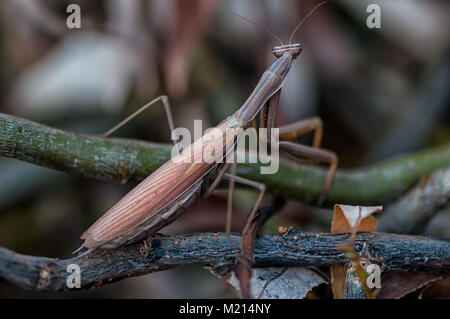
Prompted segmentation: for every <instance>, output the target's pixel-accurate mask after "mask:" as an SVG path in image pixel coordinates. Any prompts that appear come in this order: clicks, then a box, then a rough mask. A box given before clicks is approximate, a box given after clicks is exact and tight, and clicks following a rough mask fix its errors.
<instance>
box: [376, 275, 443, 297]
mask: <svg viewBox="0 0 450 319" xmlns="http://www.w3.org/2000/svg"><path fill="white" fill-rule="evenodd" d="M386 277H387V278H383V283H382V286H381V288H380V289H379V290H378V291H377V292H376V293H375V297H376V298H377V299H399V298H401V297H403V296H405V295H407V294H409V293H410V292H413V291H416V290H417V289H419V288H421V287H423V286H425V285H427V284H429V283H430V282H433V281H436V280H439V279H441V278H442V276H440V275H433V274H426V273H408V272H392V273H390V274H389V275H388V276H386Z"/></svg>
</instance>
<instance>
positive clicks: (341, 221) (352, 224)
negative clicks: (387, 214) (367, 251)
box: [330, 204, 383, 299]
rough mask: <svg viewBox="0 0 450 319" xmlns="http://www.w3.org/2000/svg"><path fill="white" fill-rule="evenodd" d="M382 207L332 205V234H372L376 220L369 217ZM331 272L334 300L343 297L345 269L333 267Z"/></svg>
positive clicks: (340, 266)
mask: <svg viewBox="0 0 450 319" xmlns="http://www.w3.org/2000/svg"><path fill="white" fill-rule="evenodd" d="M382 210H383V206H351V205H341V204H336V205H334V215H333V220H332V222H331V232H332V233H348V232H358V231H366V232H373V231H375V230H376V228H377V220H376V219H375V218H374V217H373V216H371V215H372V214H374V213H378V212H381V211H382ZM330 270H331V287H332V290H333V295H334V298H336V299H342V298H343V297H344V287H345V277H346V275H347V267H345V266H344V265H333V266H331V268H330Z"/></svg>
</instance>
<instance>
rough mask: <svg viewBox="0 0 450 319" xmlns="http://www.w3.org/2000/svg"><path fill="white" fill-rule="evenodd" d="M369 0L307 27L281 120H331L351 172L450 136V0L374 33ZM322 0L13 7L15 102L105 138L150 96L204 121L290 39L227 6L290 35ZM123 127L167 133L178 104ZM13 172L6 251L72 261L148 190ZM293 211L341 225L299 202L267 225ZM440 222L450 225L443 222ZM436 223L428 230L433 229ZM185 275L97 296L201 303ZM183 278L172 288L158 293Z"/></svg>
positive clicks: (229, 107) (329, 12)
mask: <svg viewBox="0 0 450 319" xmlns="http://www.w3.org/2000/svg"><path fill="white" fill-rule="evenodd" d="M69 3H78V4H79V5H80V6H81V12H82V29H81V30H69V29H67V28H66V27H65V19H66V13H65V9H66V6H67V5H68V4H69ZM369 3H370V2H369V1H366V0H360V1H353V0H341V1H329V3H328V4H327V5H326V6H324V7H323V8H321V9H320V10H319V11H318V12H317V13H316V14H314V15H313V16H312V17H311V18H310V19H309V20H308V21H307V22H306V23H305V25H304V26H303V27H302V28H301V29H300V30H299V32H298V33H297V34H296V35H295V37H294V39H295V41H300V42H301V43H302V44H303V53H302V55H301V56H300V57H299V58H298V59H297V60H296V61H295V62H294V64H293V67H292V70H291V73H290V75H289V76H288V78H287V81H286V85H285V87H284V89H283V93H282V98H281V102H280V108H279V118H278V122H279V124H285V123H288V122H292V121H294V120H298V119H300V118H304V117H307V116H311V115H319V116H321V117H322V118H323V120H324V127H325V131H324V147H326V148H329V149H331V150H333V151H335V152H336V153H337V154H338V155H339V156H340V166H341V167H354V166H357V165H361V164H367V163H373V162H374V161H378V160H382V159H385V158H387V157H389V156H393V155H395V154H398V153H402V152H407V151H414V150H418V149H420V148H425V147H428V146H432V145H437V144H440V143H444V142H448V141H449V140H450V125H449V122H450V121H449V119H450V108H449V107H448V103H449V93H448V84H449V83H448V79H449V62H450V61H449V37H448V30H449V29H450V28H449V20H448V15H449V10H450V6H449V3H448V2H445V1H438V0H436V1H426V0H417V1H408V2H405V1H388V0H383V1H381V0H379V1H377V3H379V4H380V6H381V10H382V28H381V29H378V30H376V29H368V28H367V27H366V24H365V20H366V17H367V15H368V14H367V13H366V7H367V5H368V4H369ZM315 4H316V2H314V1H312V0H311V1H310V0H304V1H294V0H289V1H285V0H283V1H282V0H277V1H273V0H270V1H269V0H265V1H259V0H258V1H257V0H249V1H240V0H233V1H226V2H225V1H210V0H196V1H193V0H191V1H189V2H187V1H182V0H154V1H137V0H136V1H120V0H110V1H90V0H79V1H74V0H70V1H56V0H46V1H30V0H10V1H1V2H0V88H1V89H0V101H1V103H0V112H5V113H12V114H16V115H19V116H22V117H25V118H28V119H31V120H34V121H38V122H42V123H45V124H48V125H52V126H55V127H61V128H66V129H71V130H74V131H78V132H83V133H91V134H97V133H101V132H102V131H104V130H106V129H108V128H109V127H111V126H112V125H113V124H115V123H116V122H118V121H119V120H120V119H122V118H123V117H124V116H126V115H127V114H130V113H131V112H132V111H134V110H136V109H137V108H138V107H139V106H140V105H143V104H144V103H145V102H147V101H149V100H151V99H153V98H154V97H156V96H158V95H160V94H167V95H168V96H169V99H170V101H171V103H172V108H173V112H174V117H175V124H176V126H184V127H187V128H192V125H193V120H194V119H203V120H205V121H206V122H204V123H208V125H215V124H217V123H218V122H220V121H221V120H222V119H223V118H225V116H227V115H229V114H231V113H232V112H233V111H234V110H236V109H237V108H238V107H239V106H240V105H241V103H242V102H243V101H244V99H245V98H246V97H247V96H248V94H250V92H251V90H252V89H253V87H254V85H255V84H256V82H257V80H258V78H259V76H260V75H261V73H262V72H263V71H264V69H265V68H266V67H267V66H268V65H269V63H271V61H273V60H274V58H273V56H271V53H270V52H271V47H272V46H274V45H277V43H276V42H275V40H274V39H272V38H271V37H270V36H269V35H268V34H267V33H266V32H264V31H263V30H262V29H260V28H256V27H255V26H254V25H251V24H249V23H247V22H245V21H243V20H241V19H239V18H237V17H235V16H233V15H230V14H228V13H227V12H225V11H224V10H222V8H227V9H229V10H232V11H234V12H237V13H239V14H241V15H243V16H246V17H248V18H250V19H252V20H254V21H256V22H257V23H260V24H262V25H264V26H267V27H268V28H269V29H271V30H273V31H274V32H275V33H276V34H278V35H279V36H280V37H281V38H282V39H283V40H284V41H286V40H287V39H288V37H289V35H290V32H291V30H292V28H293V26H294V25H295V24H296V23H297V22H298V21H299V20H300V18H301V17H303V16H304V15H305V14H306V13H307V12H308V11H309V10H310V9H311V8H312V6H314V5H315ZM204 128H206V127H204ZM116 135H120V136H127V137H136V138H141V139H147V140H152V141H163V142H167V141H168V138H169V129H168V127H167V121H166V119H165V115H164V112H163V109H162V107H160V106H155V107H154V108H152V109H151V110H150V111H147V112H146V113H145V114H144V115H142V116H141V117H140V118H138V119H136V120H135V121H133V122H132V123H130V124H128V125H127V126H126V127H124V128H123V129H121V130H120V131H119V132H118V133H116ZM302 141H304V142H309V139H308V138H306V139H303V140H302ZM0 171H1V172H2V174H1V175H0V194H11V195H8V196H3V195H0V196H2V197H1V198H0V245H2V246H5V247H8V248H10V249H14V250H17V251H19V252H22V253H31V254H36V255H39V254H46V255H49V256H58V257H62V256H63V255H64V256H68V255H69V254H70V251H71V250H72V249H74V248H75V247H76V246H77V245H78V244H79V242H77V237H78V235H79V234H81V233H82V231H83V230H84V229H85V228H86V227H87V226H89V225H90V224H91V222H92V221H94V220H95V219H96V217H98V216H99V215H101V214H102V213H103V212H104V210H105V209H106V208H108V207H109V206H110V205H111V204H112V203H114V202H115V201H116V200H118V199H119V198H120V197H121V196H122V195H123V194H124V193H125V192H126V191H127V190H129V189H130V187H132V185H126V186H118V185H110V184H107V183H101V182H96V181H88V180H85V179H81V178H79V177H67V176H65V175H64V174H61V173H54V172H50V171H49V170H46V169H43V168H40V167H34V166H32V165H29V164H26V165H24V164H23V163H18V162H17V161H13V160H9V159H8V160H7V159H0ZM4 172H9V173H10V174H9V175H8V174H5V173H4ZM11 172H12V173H11ZM11 174H13V175H11ZM13 194H16V196H14V195H13ZM244 194H245V192H243V193H239V194H238V195H237V196H236V198H237V204H236V206H237V209H236V210H239V211H245V210H246V209H245V207H246V206H248V201H249V197H248V196H245V195H244ZM219 198H221V197H219ZM223 198H224V197H223ZM224 200H225V199H223V200H221V201H220V203H221V204H220V205H219V204H218V203H217V199H216V200H210V199H208V200H206V201H204V203H203V202H202V204H197V205H196V206H195V207H193V208H192V209H191V210H190V211H189V212H188V213H187V215H189V216H191V217H192V216H195V215H196V213H201V212H205V211H207V210H213V211H218V210H223V211H225V205H224V204H223V202H224ZM380 204H382V203H380ZM202 205H203V206H202ZM205 205H206V206H205ZM199 207H201V208H199ZM205 207H206V208H205ZM448 213H449V211H448V210H446V212H445V215H441V217H440V218H441V220H444V221H445V223H447V229H449V222H450V221H449V218H446V217H445V218H444V217H442V216H448ZM238 214H239V213H238ZM293 215H300V217H297V218H296V221H291V222H290V223H291V224H294V223H295V222H298V223H300V224H301V225H302V226H304V227H305V229H313V230H316V231H319V230H322V231H327V229H328V228H329V225H330V224H329V219H330V218H331V213H329V212H328V211H327V212H324V211H319V210H317V209H312V208H310V207H307V206H304V205H300V204H297V203H290V204H289V205H288V206H287V208H285V209H284V210H283V213H282V215H281V216H278V217H276V218H274V219H273V220H272V221H269V224H268V225H267V226H266V229H272V230H274V229H276V228H277V225H279V224H278V223H279V222H280V221H281V222H283V223H285V222H286V220H292V216H293ZM199 216H202V215H199ZM205 216H206V217H205ZM211 216H214V217H208V215H207V214H206V213H205V214H203V218H211V224H219V225H222V223H223V222H224V220H225V216H224V215H222V214H220V213H217V214H212V215H211ZM186 218H187V217H186ZM213 218H214V219H217V220H212V219H213ZM236 218H237V220H242V221H243V220H245V219H244V218H242V216H239V217H236ZM324 220H325V221H324ZM175 224H176V227H175V229H176V231H177V232H183V231H186V229H183V225H182V224H181V221H180V223H175ZM436 224H439V225H436V227H438V228H439V227H440V228H439V229H442V225H441V223H436ZM199 225H201V226H199V227H198V228H197V229H196V228H195V227H194V228H192V227H193V225H192V224H191V225H190V226H188V228H187V229H189V231H207V230H208V231H209V230H211V229H209V228H208V226H207V223H200V224H199ZM433 225H434V224H433V222H431V223H430V225H429V227H428V228H427V233H428V234H433V227H432V226H433ZM189 227H191V228H189ZM236 228H237V230H238V229H239V225H236ZM223 229H224V226H223ZM169 231H170V230H169ZM439 231H440V230H438V233H439ZM440 233H442V231H440ZM447 236H448V232H447ZM61 238H64V240H60V239H61ZM186 271H188V272H191V273H192V272H193V270H192V269H188V270H186ZM196 271H198V270H194V272H196ZM177 272H178V270H177ZM171 273H172V272H170V273H168V274H167V275H163V274H158V276H156V275H151V276H150V277H148V278H147V279H146V280H145V281H143V280H141V279H134V280H130V282H123V283H120V284H116V285H113V286H112V287H109V288H107V289H105V290H101V291H99V292H96V293H95V294H94V295H102V294H103V295H104V296H106V295H109V296H128V295H129V294H128V293H127V289H133V287H134V288H136V287H140V288H139V289H138V291H140V293H141V294H140V295H139V294H134V295H133V296H154V297H157V296H159V297H169V296H177V297H184V296H194V295H195V296H196V297H201V296H200V295H198V294H194V292H193V291H192V290H190V289H188V288H187V287H189V286H191V287H192V283H187V281H182V280H180V281H177V282H176V284H173V282H174V280H175V279H174V277H173V276H172V277H171V276H170V275H169V274H171ZM202 274H203V273H202ZM205 276H206V277H207V278H205V279H201V280H198V281H196V284H195V286H198V283H199V282H205V285H207V283H208V282H209V281H208V278H209V277H208V276H210V275H209V274H206V275H205V274H203V277H205ZM161 278H162V279H161ZM158 280H159V281H158ZM211 280H212V279H211ZM171 281H172V285H169V286H168V287H172V288H171V289H167V290H164V291H159V290H158V289H155V288H153V287H152V286H154V283H159V284H158V286H162V285H163V284H167V282H171ZM217 282H218V283H216V288H214V289H216V290H214V289H213V288H211V287H209V288H204V289H203V290H201V291H203V292H204V293H205V294H204V295H202V296H203V297H204V296H214V295H215V296H221V294H222V293H223V292H221V291H223V289H224V286H223V283H222V282H219V281H217ZM183 285H185V286H183ZM181 286H183V287H184V288H183V289H181V290H180V287H181ZM124 287H127V288H124ZM143 287H144V288H143ZM136 289H137V288H136ZM196 289H197V288H196ZM178 290H180V291H183V293H184V294H185V295H182V294H179V293H178V294H177V293H176V292H177V291H178ZM9 291H11V292H15V293H17V294H19V295H23V292H17V290H15V289H11V287H9V286H6V285H3V284H1V285H0V295H1V296H9V297H10V296H11V294H10V293H9ZM211 291H216V292H215V293H212V292H211ZM224 294H225V295H227V293H224ZM73 296H77V294H74V295H73ZM228 296H229V295H228Z"/></svg>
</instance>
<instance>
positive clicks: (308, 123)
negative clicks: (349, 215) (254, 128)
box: [260, 89, 338, 205]
mask: <svg viewBox="0 0 450 319" xmlns="http://www.w3.org/2000/svg"><path fill="white" fill-rule="evenodd" d="M280 94H281V89H280V90H279V91H278V92H277V93H276V94H274V95H273V96H272V97H271V98H270V99H269V101H267V103H266V104H265V105H264V108H263V111H262V113H261V121H260V126H261V127H265V128H268V141H270V140H271V139H270V134H271V132H270V131H271V130H270V129H271V128H273V124H274V122H275V115H276V110H277V108H278V103H279V98H280ZM311 131H314V141H313V146H312V147H311V146H307V145H302V144H297V143H293V142H291V141H292V140H294V139H295V138H298V137H301V136H303V135H305V134H307V133H309V132H311ZM322 131H323V124H322V120H321V119H320V118H319V117H312V118H307V119H303V120H300V121H297V122H294V123H291V124H287V125H284V126H282V127H280V128H279V138H280V142H279V148H280V151H281V152H285V153H287V155H289V157H291V158H293V159H294V160H296V161H298V162H313V163H328V164H329V165H330V168H329V169H328V173H327V178H326V180H325V185H324V187H323V189H322V192H321V194H320V196H319V200H318V204H319V205H322V204H323V202H324V200H325V197H326V194H327V192H328V190H329V188H330V186H331V183H332V182H333V177H334V174H335V172H336V168H337V165H338V158H337V156H336V154H335V153H333V152H331V151H328V150H324V149H321V148H319V147H320V144H321V142H322Z"/></svg>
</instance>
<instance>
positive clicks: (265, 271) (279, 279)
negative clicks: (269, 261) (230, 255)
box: [227, 267, 326, 299]
mask: <svg viewBox="0 0 450 319" xmlns="http://www.w3.org/2000/svg"><path fill="white" fill-rule="evenodd" d="M252 271H253V274H252V278H251V280H250V284H251V293H252V296H253V297H254V298H261V299H303V298H304V297H305V296H306V295H307V294H308V292H310V291H311V289H313V288H314V287H317V286H318V285H320V284H324V283H326V280H325V279H324V278H322V277H321V276H320V275H318V274H317V273H316V272H314V271H312V270H310V269H308V268H303V267H291V268H277V267H272V268H253V269H252ZM227 282H228V283H229V284H231V285H232V286H233V287H234V288H235V289H236V290H238V291H239V281H238V279H237V278H236V276H235V274H234V273H233V274H232V276H231V277H230V278H229V279H228V281H227Z"/></svg>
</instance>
